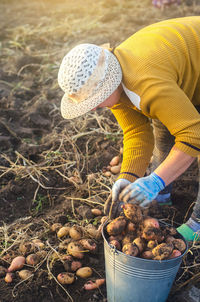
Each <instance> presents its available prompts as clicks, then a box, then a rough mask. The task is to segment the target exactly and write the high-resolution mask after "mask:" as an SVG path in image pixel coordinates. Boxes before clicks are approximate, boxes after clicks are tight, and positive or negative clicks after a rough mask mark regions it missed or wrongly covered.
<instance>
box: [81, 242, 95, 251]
mask: <svg viewBox="0 0 200 302" xmlns="http://www.w3.org/2000/svg"><path fill="white" fill-rule="evenodd" d="M79 242H80V244H81V245H82V246H83V247H84V249H86V250H89V251H90V252H93V253H94V252H96V251H97V244H96V243H95V242H94V240H93V239H81V240H79Z"/></svg>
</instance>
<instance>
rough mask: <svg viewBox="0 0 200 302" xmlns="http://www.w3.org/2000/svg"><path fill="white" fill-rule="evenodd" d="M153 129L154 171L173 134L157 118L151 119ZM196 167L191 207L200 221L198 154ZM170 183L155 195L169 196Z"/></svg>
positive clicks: (166, 150) (168, 146) (199, 165)
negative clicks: (195, 186)
mask: <svg viewBox="0 0 200 302" xmlns="http://www.w3.org/2000/svg"><path fill="white" fill-rule="evenodd" d="M196 109H197V110H198V112H199V113H200V106H198V107H196ZM152 124H153V130H154V137H155V146H154V151H153V160H152V165H151V170H152V171H154V170H155V169H156V168H157V167H158V166H159V165H160V164H161V163H162V162H163V161H164V160H165V158H166V157H167V156H168V154H169V152H170V150H171V148H172V147H173V145H174V136H173V135H171V134H170V132H169V131H168V129H167V128H166V127H165V126H164V125H163V124H162V123H161V122H160V121H158V120H153V121H152ZM198 167H199V169H198V170H199V175H198V178H199V190H198V194H197V199H196V203H195V205H194V208H193V213H192V217H193V218H194V219H196V220H198V221H200V156H198ZM172 185H173V183H172V184H170V185H168V186H167V187H166V188H165V189H164V190H163V191H161V192H160V194H159V195H158V197H157V200H159V197H161V195H163V194H165V196H170V194H171V191H172Z"/></svg>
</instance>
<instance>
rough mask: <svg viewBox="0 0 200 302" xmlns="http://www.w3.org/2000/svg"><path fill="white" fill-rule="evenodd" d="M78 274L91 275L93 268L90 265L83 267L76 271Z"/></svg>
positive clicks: (83, 276)
mask: <svg viewBox="0 0 200 302" xmlns="http://www.w3.org/2000/svg"><path fill="white" fill-rule="evenodd" d="M76 275H77V276H78V277H81V278H88V277H91V276H92V269H91V268H90V267H89V266H85V267H81V268H79V269H78V270H77V271H76Z"/></svg>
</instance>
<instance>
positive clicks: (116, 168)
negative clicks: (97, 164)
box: [110, 164, 121, 174]
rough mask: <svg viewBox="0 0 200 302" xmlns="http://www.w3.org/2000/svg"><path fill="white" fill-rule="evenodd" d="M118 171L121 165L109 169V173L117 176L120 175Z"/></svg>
mask: <svg viewBox="0 0 200 302" xmlns="http://www.w3.org/2000/svg"><path fill="white" fill-rule="evenodd" d="M120 170H121V164H120V165H117V166H112V167H111V168H110V171H111V172H112V173H113V174H118V173H120Z"/></svg>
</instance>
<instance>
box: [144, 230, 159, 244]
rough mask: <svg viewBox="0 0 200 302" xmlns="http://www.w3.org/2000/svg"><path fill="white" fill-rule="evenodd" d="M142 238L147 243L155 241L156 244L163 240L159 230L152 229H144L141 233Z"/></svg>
mask: <svg viewBox="0 0 200 302" xmlns="http://www.w3.org/2000/svg"><path fill="white" fill-rule="evenodd" d="M142 237H143V238H144V239H146V240H147V241H150V240H156V241H157V242H158V243H160V242H162V241H163V240H164V236H163V233H162V231H161V229H158V228H154V227H148V228H145V229H144V230H143V232H142Z"/></svg>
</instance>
